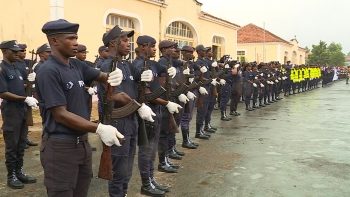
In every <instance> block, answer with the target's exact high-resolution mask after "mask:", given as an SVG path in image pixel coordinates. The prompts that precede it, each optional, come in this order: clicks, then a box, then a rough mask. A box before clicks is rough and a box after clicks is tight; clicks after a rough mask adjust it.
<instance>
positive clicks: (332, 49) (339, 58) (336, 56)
mask: <svg viewBox="0 0 350 197" xmlns="http://www.w3.org/2000/svg"><path fill="white" fill-rule="evenodd" d="M342 50H343V47H342V46H341V44H335V43H334V42H332V43H331V44H330V45H329V46H328V51H329V53H330V65H332V66H344V65H345V54H343V52H342Z"/></svg>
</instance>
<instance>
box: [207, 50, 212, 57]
mask: <svg viewBox="0 0 350 197" xmlns="http://www.w3.org/2000/svg"><path fill="white" fill-rule="evenodd" d="M207 57H208V58H212V57H213V52H212V51H211V50H209V51H207Z"/></svg>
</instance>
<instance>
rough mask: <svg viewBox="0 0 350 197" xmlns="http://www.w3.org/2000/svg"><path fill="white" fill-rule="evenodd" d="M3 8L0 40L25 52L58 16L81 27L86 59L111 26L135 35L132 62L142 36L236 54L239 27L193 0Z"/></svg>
mask: <svg viewBox="0 0 350 197" xmlns="http://www.w3.org/2000/svg"><path fill="white" fill-rule="evenodd" d="M3 5H4V7H3V9H2V10H3V11H1V12H0V17H1V18H2V19H6V18H9V16H11V17H10V19H9V20H1V22H0V28H1V35H0V39H1V41H4V40H11V39H16V40H18V42H19V43H25V44H27V45H28V50H31V49H36V48H37V47H38V46H40V45H42V44H44V43H46V42H47V39H46V37H45V35H44V34H43V33H42V32H41V28H42V26H43V24H44V23H46V22H47V21H50V20H57V19H60V18H62V19H66V20H68V21H70V22H73V23H79V24H80V28H79V32H78V36H79V39H78V42H79V43H80V44H84V45H86V46H87V49H88V51H89V53H88V54H87V59H88V60H90V61H93V60H94V56H95V55H96V54H97V49H98V47H99V46H101V45H103V43H102V35H103V33H105V32H106V31H108V30H109V29H111V28H112V27H113V26H114V25H119V26H120V27H121V28H123V29H124V30H134V31H135V36H134V37H133V38H131V39H130V42H131V49H132V53H131V59H133V58H134V57H135V56H134V49H135V47H136V46H135V41H136V39H137V37H138V36H140V35H149V36H152V37H154V38H156V39H157V40H159V41H160V40H164V39H167V40H173V41H175V42H178V43H179V45H180V46H184V45H191V46H194V47H195V46H196V45H198V44H203V45H204V46H212V47H213V51H214V56H215V57H217V58H220V57H221V56H222V55H224V54H231V56H233V55H234V54H235V53H236V50H237V30H238V29H239V28H240V26H238V25H236V24H234V23H231V22H229V21H226V20H223V19H220V18H217V17H215V16H212V15H210V14H208V13H206V12H203V11H202V10H201V6H202V4H201V3H200V2H198V1H197V0H181V1H180V0H128V1H121V0H99V1H95V0H75V1H71V0H50V1H49V0H36V4H33V3H32V1H22V0H12V1H7V2H6V3H5V4H3ZM13 10H16V11H15V12H16V14H13V12H14V11H13ZM0 56H1V54H0Z"/></svg>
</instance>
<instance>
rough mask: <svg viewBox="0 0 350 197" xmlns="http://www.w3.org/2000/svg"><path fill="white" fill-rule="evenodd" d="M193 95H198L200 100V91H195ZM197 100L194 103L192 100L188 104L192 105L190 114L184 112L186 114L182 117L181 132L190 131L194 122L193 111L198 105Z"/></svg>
mask: <svg viewBox="0 0 350 197" xmlns="http://www.w3.org/2000/svg"><path fill="white" fill-rule="evenodd" d="M192 93H193V94H194V95H196V97H197V98H198V94H199V92H198V90H193V91H192ZM197 98H195V99H194V100H193V101H192V100H190V101H189V102H188V103H189V105H190V113H186V112H185V111H184V113H182V115H181V119H180V124H181V130H189V129H190V122H191V120H192V117H193V111H194V110H193V109H194V107H195V104H196V103H197Z"/></svg>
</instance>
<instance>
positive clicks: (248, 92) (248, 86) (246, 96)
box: [243, 82, 253, 106]
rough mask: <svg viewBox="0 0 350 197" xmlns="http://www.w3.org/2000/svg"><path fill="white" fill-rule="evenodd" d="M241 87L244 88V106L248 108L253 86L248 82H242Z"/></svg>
mask: <svg viewBox="0 0 350 197" xmlns="http://www.w3.org/2000/svg"><path fill="white" fill-rule="evenodd" d="M243 87H244V102H245V105H246V106H249V105H250V98H251V97H252V91H253V90H252V88H253V85H252V84H250V83H248V82H244V84H243Z"/></svg>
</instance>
